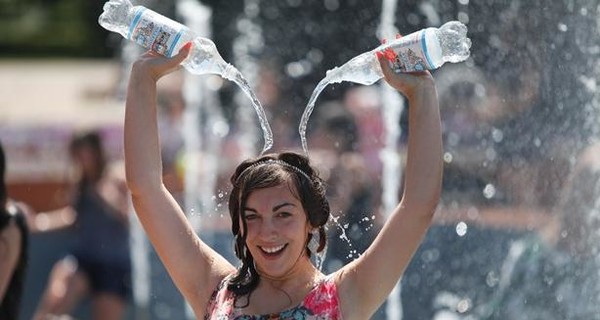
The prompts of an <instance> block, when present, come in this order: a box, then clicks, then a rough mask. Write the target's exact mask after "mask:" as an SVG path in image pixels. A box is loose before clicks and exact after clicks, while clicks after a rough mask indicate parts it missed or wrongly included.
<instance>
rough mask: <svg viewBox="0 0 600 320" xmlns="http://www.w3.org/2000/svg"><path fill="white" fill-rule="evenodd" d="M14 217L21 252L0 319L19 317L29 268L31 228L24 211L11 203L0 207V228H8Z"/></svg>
mask: <svg viewBox="0 0 600 320" xmlns="http://www.w3.org/2000/svg"><path fill="white" fill-rule="evenodd" d="M13 219H14V221H15V223H16V225H17V227H18V228H19V231H20V233H21V253H20V254H19V259H18V262H17V265H16V267H15V270H14V272H13V275H12V277H11V279H10V283H9V284H8V288H7V290H6V294H5V296H4V299H2V301H0V319H18V317H19V310H20V306H21V298H22V296H21V295H22V293H23V285H24V283H25V272H26V269H27V249H28V239H29V230H28V228H27V224H26V222H25V217H24V215H23V212H22V211H21V210H19V209H18V208H17V207H16V206H14V205H9V206H8V209H7V210H5V209H4V208H0V230H3V229H4V228H6V227H7V226H8V224H9V223H10V221H11V220H13Z"/></svg>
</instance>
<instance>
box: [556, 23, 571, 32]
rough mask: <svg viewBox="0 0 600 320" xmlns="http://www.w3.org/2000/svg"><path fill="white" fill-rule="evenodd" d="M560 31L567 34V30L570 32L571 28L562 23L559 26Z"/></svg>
mask: <svg viewBox="0 0 600 320" xmlns="http://www.w3.org/2000/svg"><path fill="white" fill-rule="evenodd" d="M558 30H559V31H562V32H566V31H567V30H569V27H567V25H566V24H564V23H562V22H561V23H559V24H558Z"/></svg>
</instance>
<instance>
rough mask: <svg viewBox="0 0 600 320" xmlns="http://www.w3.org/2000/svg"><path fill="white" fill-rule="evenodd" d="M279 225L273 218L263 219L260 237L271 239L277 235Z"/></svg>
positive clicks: (266, 239)
mask: <svg viewBox="0 0 600 320" xmlns="http://www.w3.org/2000/svg"><path fill="white" fill-rule="evenodd" d="M277 231H278V230H277V227H276V226H275V224H274V223H273V221H272V220H271V219H263V221H262V223H261V225H260V237H261V239H262V240H265V241H270V240H273V239H275V238H276V237H277Z"/></svg>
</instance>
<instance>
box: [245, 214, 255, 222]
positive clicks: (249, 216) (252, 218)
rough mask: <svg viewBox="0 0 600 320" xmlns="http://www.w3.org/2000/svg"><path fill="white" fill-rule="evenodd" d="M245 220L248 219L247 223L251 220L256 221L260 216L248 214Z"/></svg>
mask: <svg viewBox="0 0 600 320" xmlns="http://www.w3.org/2000/svg"><path fill="white" fill-rule="evenodd" d="M244 218H246V221H250V220H256V219H258V216H257V215H255V214H247V215H245V216H244Z"/></svg>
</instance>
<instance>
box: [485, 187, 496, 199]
mask: <svg viewBox="0 0 600 320" xmlns="http://www.w3.org/2000/svg"><path fill="white" fill-rule="evenodd" d="M495 195H496V187H494V185H493V184H489V183H488V184H487V185H486V186H485V188H483V196H484V197H485V198H486V199H491V198H493V197H494V196H495Z"/></svg>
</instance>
